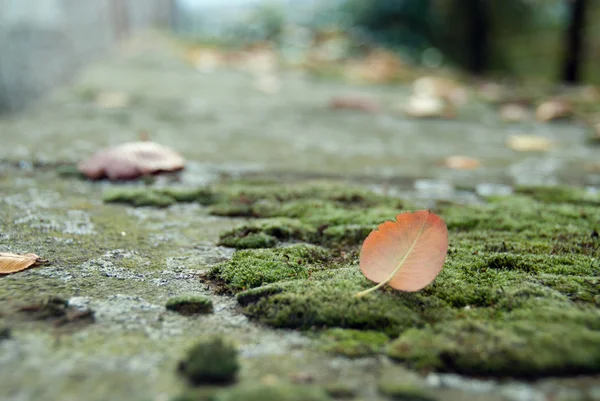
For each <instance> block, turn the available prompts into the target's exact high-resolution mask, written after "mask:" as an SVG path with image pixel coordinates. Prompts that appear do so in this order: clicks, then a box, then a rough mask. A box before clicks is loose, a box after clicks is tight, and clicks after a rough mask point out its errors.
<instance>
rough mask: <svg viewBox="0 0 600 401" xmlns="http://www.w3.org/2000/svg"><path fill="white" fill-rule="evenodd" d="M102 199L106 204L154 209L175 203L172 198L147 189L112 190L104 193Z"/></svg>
mask: <svg viewBox="0 0 600 401" xmlns="http://www.w3.org/2000/svg"><path fill="white" fill-rule="evenodd" d="M102 199H103V200H104V202H107V203H130V204H132V205H133V206H155V207H167V206H170V205H172V204H174V203H175V202H176V200H175V199H174V198H173V197H171V196H169V195H166V194H163V193H160V192H157V191H154V190H151V189H148V188H127V189H124V188H113V189H109V190H107V191H106V192H104V194H103V196H102Z"/></svg>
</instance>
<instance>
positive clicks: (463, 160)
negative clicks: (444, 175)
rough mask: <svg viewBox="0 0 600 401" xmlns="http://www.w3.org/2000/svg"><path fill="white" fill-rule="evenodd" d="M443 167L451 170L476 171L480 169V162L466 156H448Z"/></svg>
mask: <svg viewBox="0 0 600 401" xmlns="http://www.w3.org/2000/svg"><path fill="white" fill-rule="evenodd" d="M444 166H446V167H448V168H451V169H452V170H476V169H478V168H480V167H481V161H479V160H478V159H474V158H472V157H466V156H449V157H447V158H445V159H444Z"/></svg>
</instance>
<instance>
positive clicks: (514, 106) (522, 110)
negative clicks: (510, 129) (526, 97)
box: [500, 103, 531, 123]
mask: <svg viewBox="0 0 600 401" xmlns="http://www.w3.org/2000/svg"><path fill="white" fill-rule="evenodd" d="M530 115H531V113H530V112H529V109H527V107H526V106H524V105H522V104H519V103H507V104H505V105H504V106H502V107H501V108H500V118H501V119H502V121H505V122H508V123H516V122H520V121H524V120H527V119H529V117H530Z"/></svg>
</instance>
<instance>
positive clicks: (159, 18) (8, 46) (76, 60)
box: [0, 0, 174, 113]
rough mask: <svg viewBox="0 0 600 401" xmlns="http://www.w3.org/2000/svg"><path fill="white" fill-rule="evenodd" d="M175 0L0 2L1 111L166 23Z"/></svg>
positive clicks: (11, 108) (15, 106) (19, 105)
mask: <svg viewBox="0 0 600 401" xmlns="http://www.w3.org/2000/svg"><path fill="white" fill-rule="evenodd" d="M173 10H174V0H0V113H1V112H10V111H16V110H19V109H21V108H23V107H24V106H26V105H27V104H28V103H29V102H31V101H32V100H34V99H36V98H37V97H38V96H40V95H41V94H43V93H44V92H45V91H47V90H48V89H50V88H52V87H53V86H55V85H58V84H61V83H64V82H65V81H67V80H68V78H69V77H71V76H72V75H73V73H74V72H75V71H76V70H77V69H78V68H79V67H81V66H82V65H84V64H86V63H87V62H89V61H91V60H93V59H94V58H95V57H98V56H99V55H102V53H104V52H105V51H106V50H108V49H109V48H110V47H111V46H113V45H114V44H116V42H118V41H119V40H120V39H124V38H126V37H127V36H129V35H132V34H134V33H135V32H136V31H138V30H141V29H145V28H147V27H150V26H154V25H163V26H168V25H170V22H171V20H172V18H171V13H172V12H173Z"/></svg>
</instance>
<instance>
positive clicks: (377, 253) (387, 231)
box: [356, 210, 448, 296]
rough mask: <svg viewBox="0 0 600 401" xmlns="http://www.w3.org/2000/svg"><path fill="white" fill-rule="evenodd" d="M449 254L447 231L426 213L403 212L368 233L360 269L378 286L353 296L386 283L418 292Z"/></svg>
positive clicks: (404, 289)
mask: <svg viewBox="0 0 600 401" xmlns="http://www.w3.org/2000/svg"><path fill="white" fill-rule="evenodd" d="M447 251H448V229H447V228H446V224H445V223H444V221H443V220H442V219H441V218H440V217H439V216H438V215H436V214H435V213H433V212H431V211H429V210H419V211H417V212H405V213H400V214H399V215H397V216H396V221H386V222H385V223H382V224H380V225H379V226H378V227H377V228H376V229H375V230H373V231H371V233H370V234H369V236H368V237H367V239H365V242H364V243H363V245H362V249H361V251H360V269H361V270H362V272H363V274H364V275H365V276H366V277H367V278H368V279H369V280H371V281H374V282H376V283H379V284H378V285H376V286H375V287H372V288H370V289H368V290H366V291H362V292H359V293H358V294H356V296H363V295H365V294H367V293H369V292H371V291H374V290H376V289H378V288H380V287H383V286H384V285H385V284H389V285H390V287H392V288H394V289H396V290H401V291H418V290H420V289H421V288H423V287H425V286H426V285H428V284H429V283H431V282H432V281H433V280H434V279H435V277H436V276H437V275H438V274H439V272H440V271H441V270H442V267H443V265H444V259H445V258H446V252H447Z"/></svg>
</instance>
